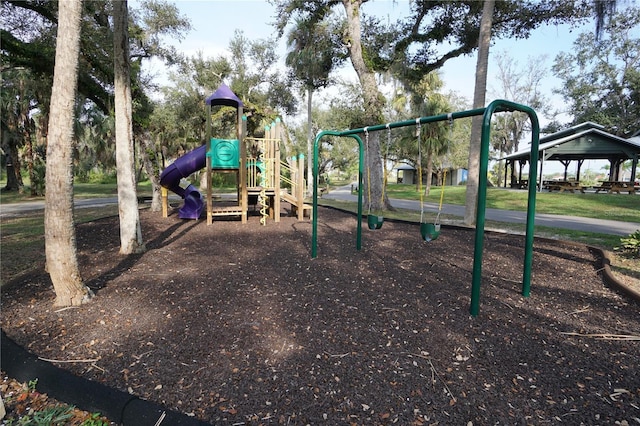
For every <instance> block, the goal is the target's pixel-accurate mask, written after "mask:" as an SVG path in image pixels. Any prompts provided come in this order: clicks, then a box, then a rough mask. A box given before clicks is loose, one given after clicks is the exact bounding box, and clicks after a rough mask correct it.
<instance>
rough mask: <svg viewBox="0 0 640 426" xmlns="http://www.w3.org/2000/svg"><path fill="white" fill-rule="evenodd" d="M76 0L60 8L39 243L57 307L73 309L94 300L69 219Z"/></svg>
mask: <svg viewBox="0 0 640 426" xmlns="http://www.w3.org/2000/svg"><path fill="white" fill-rule="evenodd" d="M81 12H82V1H81V0H66V1H62V2H60V4H59V20H58V22H59V24H58V34H57V40H56V57H55V68H54V76H53V87H52V90H51V107H50V109H49V110H50V115H49V135H48V142H47V170H46V183H47V184H46V186H47V191H46V196H45V214H44V229H45V231H44V238H45V253H46V261H47V271H48V272H49V276H50V277H51V282H52V283H53V289H54V291H55V293H56V300H55V302H54V304H55V305H56V306H76V305H80V304H82V303H85V302H87V301H88V300H90V299H91V297H92V296H93V293H92V292H91V290H90V289H89V288H88V287H87V286H85V285H84V283H83V282H82V278H81V276H80V270H79V268H78V258H77V250H76V234H75V226H74V220H73V112H74V102H75V95H76V90H77V76H78V54H79V51H80V17H81Z"/></svg>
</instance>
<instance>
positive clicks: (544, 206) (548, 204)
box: [387, 184, 640, 223]
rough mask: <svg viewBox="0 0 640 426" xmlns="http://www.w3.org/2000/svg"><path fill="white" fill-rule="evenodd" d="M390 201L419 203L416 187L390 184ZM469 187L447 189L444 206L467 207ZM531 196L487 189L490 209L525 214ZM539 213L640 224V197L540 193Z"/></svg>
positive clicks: (433, 198) (436, 191)
mask: <svg viewBox="0 0 640 426" xmlns="http://www.w3.org/2000/svg"><path fill="white" fill-rule="evenodd" d="M440 190H441V187H432V188H431V192H430V194H429V196H427V197H426V198H425V201H429V202H433V203H438V202H439V201H440ZM387 194H388V196H389V198H400V199H405V200H419V199H420V194H419V193H418V191H417V189H416V187H415V186H414V185H399V184H389V187H388V189H387ZM465 196H466V187H464V186H445V189H444V203H445V204H457V205H461V206H463V205H464V204H465ZM527 201H528V192H527V191H520V190H510V189H504V188H487V208H491V209H501V210H516V211H525V210H526V209H527ZM536 212H537V213H546V214H558V215H565V216H581V217H591V218H596V219H608V220H618V221H620V222H638V223H640V196H638V195H629V194H626V193H624V194H603V193H600V194H595V193H586V194H582V193H575V194H572V193H564V192H563V193H557V192H539V193H538V194H537V195H536Z"/></svg>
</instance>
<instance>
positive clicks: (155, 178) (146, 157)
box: [140, 133, 206, 212]
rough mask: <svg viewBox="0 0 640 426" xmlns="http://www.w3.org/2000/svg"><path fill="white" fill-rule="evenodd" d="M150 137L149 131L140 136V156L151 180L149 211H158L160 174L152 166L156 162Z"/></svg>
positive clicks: (160, 203)
mask: <svg viewBox="0 0 640 426" xmlns="http://www.w3.org/2000/svg"><path fill="white" fill-rule="evenodd" d="M150 137H151V135H150V134H149V133H145V134H143V135H142V137H141V138H140V148H141V150H140V158H141V160H142V165H143V166H144V171H145V172H146V173H147V176H148V177H149V180H150V181H151V211H152V212H159V211H161V210H162V200H161V188H160V176H159V174H158V167H156V166H154V164H155V163H156V162H155V161H154V160H153V159H152V153H153V158H155V157H156V155H155V153H154V152H153V148H152V144H151V140H150ZM203 175H205V176H206V173H203ZM205 181H206V179H205Z"/></svg>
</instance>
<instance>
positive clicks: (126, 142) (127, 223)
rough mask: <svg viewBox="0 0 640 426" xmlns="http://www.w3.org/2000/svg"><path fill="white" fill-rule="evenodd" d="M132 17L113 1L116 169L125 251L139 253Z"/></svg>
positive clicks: (122, 249) (123, 1)
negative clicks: (131, 36)
mask: <svg viewBox="0 0 640 426" xmlns="http://www.w3.org/2000/svg"><path fill="white" fill-rule="evenodd" d="M128 19H129V17H128V6H127V0H121V1H115V2H113V51H114V58H115V59H114V76H115V82H114V83H115V84H114V90H115V111H116V170H117V175H118V212H119V215H120V253H121V254H131V253H139V252H143V251H144V250H145V247H144V244H143V242H142V230H141V228H140V215H139V213H138V197H137V194H136V179H135V165H134V155H133V125H132V111H131V108H132V107H131V78H130V58H129V35H128V28H129V26H128Z"/></svg>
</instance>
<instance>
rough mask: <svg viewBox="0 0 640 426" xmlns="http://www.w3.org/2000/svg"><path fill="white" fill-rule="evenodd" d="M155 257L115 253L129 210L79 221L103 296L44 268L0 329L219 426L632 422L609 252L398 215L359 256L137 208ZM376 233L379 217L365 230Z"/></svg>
mask: <svg viewBox="0 0 640 426" xmlns="http://www.w3.org/2000/svg"><path fill="white" fill-rule="evenodd" d="M141 220H142V226H143V235H144V239H145V242H146V246H147V249H148V250H147V251H146V252H145V253H144V254H141V255H135V256H129V257H123V256H121V255H119V254H118V248H119V236H118V219H117V217H113V218H107V219H102V220H98V221H95V222H92V223H87V224H82V225H79V226H78V231H77V242H78V250H79V257H80V262H81V270H82V274H83V278H84V280H85V282H86V283H87V285H89V286H90V287H91V288H92V289H93V290H94V291H95V293H96V297H95V298H94V299H93V301H92V302H91V303H90V304H87V305H85V306H82V307H79V308H70V309H56V308H53V307H52V302H53V299H54V294H53V291H52V286H51V283H50V281H49V278H48V276H47V275H46V274H45V273H44V272H43V273H39V274H32V275H30V276H23V277H21V278H18V279H16V280H15V281H16V282H14V283H12V284H13V285H11V286H10V287H9V288H8V289H6V290H3V295H2V312H1V322H2V328H3V330H4V331H5V332H6V333H7V335H8V336H9V337H10V338H12V339H14V340H15V341H16V342H18V343H19V344H20V345H22V346H23V347H25V348H27V349H28V350H30V351H32V352H33V353H35V354H37V355H38V356H40V357H42V358H46V359H49V360H53V362H55V360H60V361H62V360H64V361H74V360H77V361H78V362H65V363H58V364H57V365H60V366H61V367H63V368H65V369H68V370H70V371H72V372H73V373H75V374H77V375H81V376H84V377H86V378H88V379H91V380H94V381H97V382H101V383H105V384H108V385H110V386H112V387H114V388H118V389H120V390H123V391H128V392H131V393H134V394H136V395H138V396H140V397H142V398H145V399H149V400H152V401H155V402H158V403H161V404H164V405H165V406H166V407H168V408H170V409H173V410H177V411H180V412H182V413H186V414H188V415H193V416H195V417H197V418H199V419H202V420H204V421H207V422H210V423H215V424H291V425H296V424H301V425H304V424H318V423H325V424H354V425H359V424H366V425H377V424H393V423H397V424H407V425H408V424H411V425H437V424H441V425H445V424H446V425H449V424H457V425H471V424H473V425H488V424H508V425H514V424H560V423H562V424H572V425H579V424H588V425H591V424H625V422H626V423H627V424H637V423H640V368H638V361H639V360H640V338H639V337H638V336H639V335H640V306H639V305H638V304H637V303H636V302H633V301H631V300H629V299H626V298H625V297H623V296H621V295H619V294H618V293H616V292H614V291H613V290H610V289H609V288H607V287H605V286H604V285H603V283H602V278H601V276H600V268H601V263H600V259H599V258H598V257H597V254H596V253H594V252H591V251H590V250H589V249H588V248H587V247H585V246H579V245H575V244H565V243H562V242H557V241H550V240H540V241H539V240H536V242H535V252H534V259H533V277H532V291H531V296H530V297H529V298H524V297H522V296H521V294H520V291H521V277H522V264H523V256H524V247H523V246H524V237H523V236H517V235H507V234H498V233H486V236H485V253H484V260H483V279H482V296H481V306H480V314H479V315H478V316H477V317H471V316H470V315H469V304H470V292H471V288H470V287H471V275H472V264H473V239H474V233H473V231H472V230H467V229H443V232H442V234H441V236H440V238H438V239H437V240H435V241H432V242H430V243H426V242H424V241H423V240H421V238H420V235H419V230H418V226H417V225H415V224H407V223H393V222H389V221H387V222H385V224H384V226H383V227H382V229H380V230H378V231H368V230H366V229H365V230H364V231H363V232H364V238H363V248H362V250H360V251H357V250H355V229H356V220H355V218H354V216H353V215H351V214H347V213H343V212H339V211H336V210H331V209H320V212H319V223H318V230H319V236H318V242H319V246H318V257H317V258H316V259H312V258H311V255H310V245H311V223H310V222H309V221H304V222H298V221H297V220H295V219H294V218H290V217H285V216H283V217H282V221H281V222H280V223H274V222H272V221H269V222H267V226H261V225H260V223H259V220H258V217H255V216H253V217H250V218H249V222H248V223H247V224H244V225H243V224H241V223H240V222H239V221H235V220H216V221H214V224H213V225H211V226H207V224H206V221H182V220H180V219H178V218H177V214H175V213H174V214H172V215H171V216H170V217H169V218H162V217H161V215H160V214H158V213H152V212H149V211H146V210H143V211H141ZM365 227H366V224H365Z"/></svg>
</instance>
